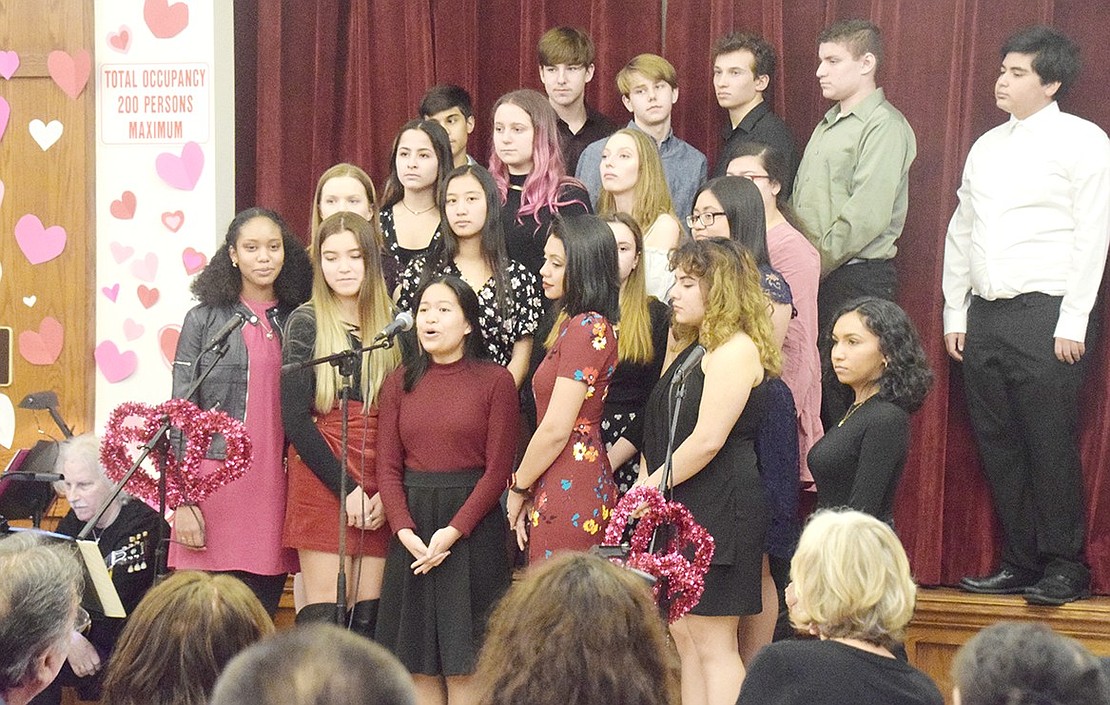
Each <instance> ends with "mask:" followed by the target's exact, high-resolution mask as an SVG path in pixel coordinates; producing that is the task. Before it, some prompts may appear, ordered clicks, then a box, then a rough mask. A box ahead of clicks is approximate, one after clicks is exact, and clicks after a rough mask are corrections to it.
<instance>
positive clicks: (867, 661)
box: [737, 510, 944, 705]
mask: <svg viewBox="0 0 1110 705" xmlns="http://www.w3.org/2000/svg"><path fill="white" fill-rule="evenodd" d="M790 575H791V578H792V579H793V582H792V583H791V584H790V586H789V587H787V590H786V601H787V605H788V606H789V608H790V620H791V621H792V622H793V623H794V626H795V628H797V629H798V630H799V631H802V632H807V633H809V634H811V635H813V636H815V637H817V639H808V640H797V641H780V642H776V643H774V644H771V645H770V646H768V647H766V648H764V649H763V650H762V651H760V652H759V655H758V656H756V658H755V660H754V661H752V664H751V666H750V667H749V668H748V674H747V677H746V678H745V680H744V685H743V688H742V690H741V691H740V699H739V700H738V701H737V704H738V705H755V704H757V703H758V704H760V705H763V704H765V703H775V704H776V705H793V704H797V705H802V704H805V705H824V704H826V703H827V704H829V705H833V704H834V703H836V704H839V703H860V704H867V703H882V704H883V705H941V703H943V702H944V698H943V697H942V696H941V694H940V691H939V690H937V686H936V684H934V683H933V681H932V680H930V678H929V677H928V676H927V675H925V674H924V673H922V672H921V671H918V670H917V669H916V668H913V667H912V666H910V665H909V664H908V663H905V662H904V661H901V660H899V659H897V658H895V656H894V653H893V652H892V649H896V648H897V645H898V644H899V642H900V641H901V639H902V636H903V634H904V632H905V628H906V625H907V624H908V623H909V621H910V619H911V618H912V617H913V610H914V602H915V599H916V587H915V585H914V582H913V578H912V577H910V564H909V561H908V560H907V558H906V552H905V550H904V549H903V548H902V544H901V543H900V542H899V541H898V537H897V536H895V534H894V531H893V530H892V529H891V528H890V527H889V526H888V525H887V524H884V523H883V522H881V521H879V520H878V519H876V518H874V517H872V516H870V515H868V514H864V513H862V512H857V511H852V510H823V511H819V512H817V513H816V514H814V515H813V518H812V519H810V521H809V523H808V524H807V525H806V528H805V530H804V531H803V532H802V537H801V540H800V541H799V542H798V550H797V551H796V552H795V553H794V558H793V560H792V561H791V562H790Z"/></svg>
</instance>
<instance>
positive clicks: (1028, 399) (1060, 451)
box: [964, 293, 1092, 580]
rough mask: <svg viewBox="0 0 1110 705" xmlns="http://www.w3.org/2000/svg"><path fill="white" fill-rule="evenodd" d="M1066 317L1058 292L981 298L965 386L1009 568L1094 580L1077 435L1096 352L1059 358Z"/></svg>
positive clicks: (973, 311)
mask: <svg viewBox="0 0 1110 705" xmlns="http://www.w3.org/2000/svg"><path fill="white" fill-rule="evenodd" d="M1059 314H1060V297H1059V296H1049V295H1047V294H1040V293H1032V294H1023V295H1021V296H1018V297H1016V298H1013V299H1006V300H998V301H987V300H985V299H981V298H979V297H973V298H972V301H971V307H970V310H969V311H968V320H967V335H966V339H965V343H964V386H965V388H966V390H967V405H968V411H969V413H970V417H971V426H972V430H973V431H974V434H975V440H976V442H977V443H978V445H979V453H980V456H981V458H982V461H983V470H984V473H985V474H986V478H987V482H988V484H989V485H990V489H991V495H992V498H993V501H994V508H995V512H996V513H997V515H998V519H999V522H1000V523H1001V524H1002V531H1003V536H1004V541H1005V546H1004V548H1003V552H1002V564H1003V566H1004V567H1007V568H1010V569H1011V570H1015V571H1017V572H1023V573H1031V574H1036V575H1041V574H1064V575H1068V576H1070V577H1073V578H1075V579H1078V580H1087V579H1088V577H1089V573H1088V571H1087V568H1086V567H1085V566H1084V564H1083V560H1082V552H1083V516H1084V511H1083V506H1084V503H1083V486H1082V468H1081V466H1080V463H1079V445H1078V436H1077V431H1076V426H1077V417H1078V414H1079V404H1078V397H1079V387H1080V384H1081V382H1082V378H1083V370H1084V368H1085V367H1086V360H1087V357H1086V356H1084V358H1083V359H1082V360H1080V362H1078V363H1076V364H1074V365H1069V364H1067V363H1064V362H1060V361H1059V360H1058V359H1056V354H1055V350H1054V344H1055V343H1054V339H1053V333H1054V331H1055V327H1056V322H1057V318H1058V317H1059ZM1087 339H1088V341H1090V340H1091V339H1092V335H1091V334H1090V332H1088V336H1087ZM1087 354H1088V355H1089V354H1090V352H1089V351H1088V353H1087Z"/></svg>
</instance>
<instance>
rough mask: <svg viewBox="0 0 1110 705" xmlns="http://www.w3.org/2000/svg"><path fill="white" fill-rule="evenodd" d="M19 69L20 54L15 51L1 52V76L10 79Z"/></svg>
mask: <svg viewBox="0 0 1110 705" xmlns="http://www.w3.org/2000/svg"><path fill="white" fill-rule="evenodd" d="M18 68H19V54H17V53H15V52H14V51H0V76H3V77H4V78H5V79H10V78H11V77H12V76H14V75H15V72H16V69H18Z"/></svg>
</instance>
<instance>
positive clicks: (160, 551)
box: [77, 336, 230, 582]
mask: <svg viewBox="0 0 1110 705" xmlns="http://www.w3.org/2000/svg"><path fill="white" fill-rule="evenodd" d="M229 348H230V344H229V343H228V342H227V337H226V336H225V337H224V339H223V340H222V341H221V342H218V343H216V344H215V345H213V346H211V347H209V348H206V349H205V350H203V351H201V354H200V355H199V356H197V360H196V362H200V358H201V357H202V356H203V355H204V353H206V352H215V353H216V354H215V355H214V356H213V357H212V361H211V362H209V363H208V366H207V367H205V368H204V370H203V371H202V372H201V373H200V375H199V376H198V377H197V378H196V379H195V380H193V383H192V384H191V385H189V388H188V389H187V390H186V391H185V395H184V396H183V397H182V398H183V399H187V400H191V399H192V398H193V395H194V394H196V392H197V389H199V388H200V385H201V384H203V383H204V380H205V379H207V378H208V375H209V374H211V373H212V370H213V369H214V368H215V367H216V365H217V364H218V363H219V362H220V360H222V359H223V358H224V356H225V355H227V351H228V349H229ZM194 364H195V363H194ZM169 430H170V419H169V417H167V416H164V417H162V423H161V425H160V426H158V429H157V430H155V432H154V434H153V435H151V437H150V438H148V439H147V442H146V443H144V444H143V445H142V446H140V447H141V448H142V451H143V452H142V453H140V454H139V457H138V458H136V459H135V462H133V463H131V467H130V468H129V469H128V470H127V472H125V473H124V474H123V477H121V478H120V480H119V482H117V483H116V484H115V485H114V486H113V487H112V491H111V492H109V493H108V496H107V497H105V498H104V501H103V502H101V503H100V507H98V508H97V510H96V512H95V513H94V514H93V515H92V518H90V519H89V520H88V521H87V522H85V526H84V527H82V528H81V531H80V533H78V534H77V538H78V539H79V540H81V539H85V538H87V537H88V535H89V534H90V533H92V530H93V529H94V528H95V527H96V523H97V522H98V521H100V518H101V517H102V516H104V512H106V511H108V507H109V506H111V504H112V502H114V501H115V499H116V497H119V493H120V492H121V491H123V487H124V485H126V484H127V482H128V480H130V479H131V476H132V475H134V474H135V471H137V470H138V469H139V466H140V465H142V463H143V461H144V460H146V458H147V456H148V455H150V453H151V452H152V451H153V450H154V449H155V448H157V447H158V446H159V445H164V443H165V437H166V434H167V433H168V432H169ZM165 458H166V454H165V452H163V453H162V455H161V457H160V458H159V460H158V516H160V517H162V518H163V519H164V518H165V516H166V460H165ZM164 523H165V522H162V521H160V522H158V523H157V526H156V527H155V529H154V541H155V548H154V580H155V582H158V581H159V580H161V579H162V578H164V577H165V574H166V537H165V535H164V533H163V532H164V529H163V528H162V527H163V524H164Z"/></svg>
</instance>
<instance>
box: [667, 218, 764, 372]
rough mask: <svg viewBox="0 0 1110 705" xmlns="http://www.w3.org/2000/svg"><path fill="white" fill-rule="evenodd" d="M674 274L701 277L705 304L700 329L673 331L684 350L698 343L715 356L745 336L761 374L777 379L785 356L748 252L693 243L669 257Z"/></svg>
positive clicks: (715, 241)
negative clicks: (738, 336)
mask: <svg viewBox="0 0 1110 705" xmlns="http://www.w3.org/2000/svg"><path fill="white" fill-rule="evenodd" d="M671 269H672V270H676V271H677V270H679V269H681V270H682V271H683V272H684V273H686V274H689V275H691V276H694V277H697V278H698V279H699V280H700V284H701V291H702V296H703V298H704V299H705V318H704V319H703V320H702V322H701V325H700V326H698V328H697V329H693V328H691V327H690V326H683V325H679V324H674V325H672V326H671V330H672V331H673V332H674V337H675V340H676V341H678V342H679V343H680V344H681V345H683V346H685V345H688V344H690V343H692V342H693V341H694V340H695V339H696V340H697V341H698V342H700V343H701V344H702V345H704V346H705V347H706V349H707V350H710V351H712V350H714V349H716V348H718V347H720V346H721V345H723V344H724V343H725V342H726V341H728V340H729V338H731V337H732V336H734V335H736V334H737V333H744V334H745V335H747V336H748V337H749V338H751V339H752V342H753V343H755V346H756V349H757V350H758V351H759V359H760V362H761V364H762V365H763V369H764V370H766V371H767V373H768V374H770V375H772V376H778V374H779V373H780V372H781V371H782V354H781V353H780V352H779V349H778V346H776V345H775V341H774V334H773V329H772V327H771V311H770V305H769V303H768V301H767V296H766V295H765V294H764V293H763V289H762V288H760V285H759V283H760V279H761V278H760V274H759V268H758V267H756V266H755V260H753V259H752V256H751V255H750V254H748V252H747V250H745V249H744V247H743V246H742V245H740V244H738V243H736V242H733V241H732V240H726V239H724V238H709V239H706V240H693V241H690V242H687V243H685V244H683V245H682V246H681V247H679V248H678V249H677V250H675V251H674V252H673V253H671Z"/></svg>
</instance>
